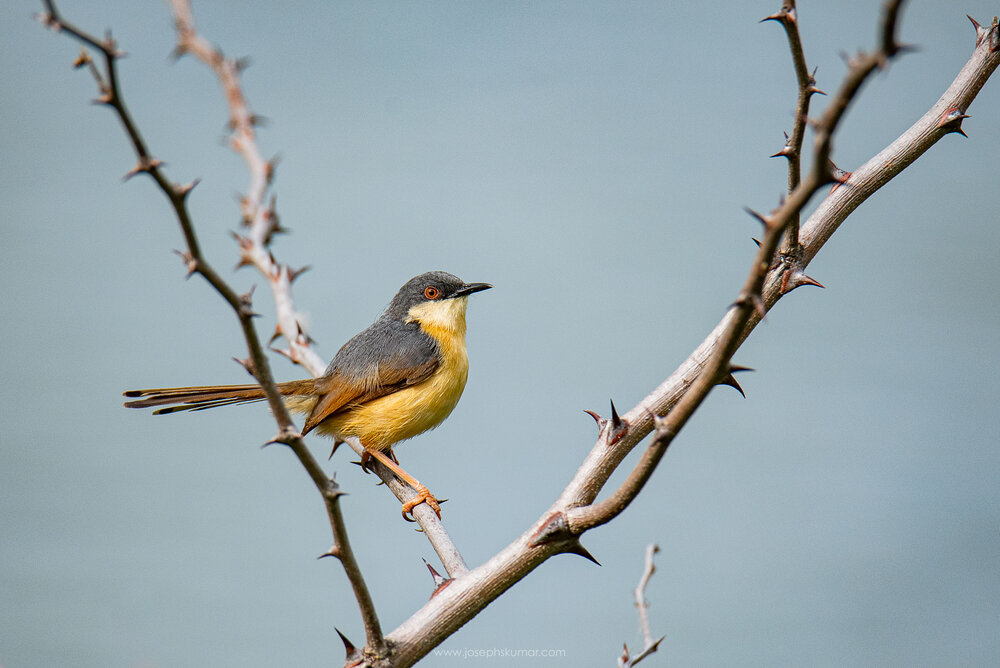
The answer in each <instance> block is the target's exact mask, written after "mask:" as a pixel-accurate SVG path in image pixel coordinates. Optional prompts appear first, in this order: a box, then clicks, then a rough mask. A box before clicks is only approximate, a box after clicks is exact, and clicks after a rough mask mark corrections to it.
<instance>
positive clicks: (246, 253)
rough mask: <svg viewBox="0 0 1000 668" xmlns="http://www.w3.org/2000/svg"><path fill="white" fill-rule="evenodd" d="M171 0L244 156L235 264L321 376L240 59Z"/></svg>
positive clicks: (436, 523)
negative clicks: (275, 249) (280, 258)
mask: <svg viewBox="0 0 1000 668" xmlns="http://www.w3.org/2000/svg"><path fill="white" fill-rule="evenodd" d="M170 5H171V8H172V11H173V15H174V26H175V28H176V30H177V48H176V51H175V53H176V54H177V56H181V55H183V54H186V53H187V54H191V55H193V56H194V57H196V58H197V59H198V60H199V61H201V62H203V63H204V64H206V65H207V66H209V67H210V68H211V69H212V71H213V72H214V73H215V75H216V77H217V78H218V80H219V84H220V86H221V87H222V90H223V92H224V93H225V97H226V103H227V105H228V107H229V127H230V129H231V131H232V137H231V139H230V145H231V147H232V149H233V151H235V152H236V153H238V154H239V155H241V156H242V157H243V159H244V161H245V162H246V164H247V168H248V169H249V171H250V184H249V186H248V187H247V192H246V194H245V195H244V196H243V197H242V198H241V199H240V206H241V209H242V215H243V220H244V222H245V223H246V225H247V227H248V228H249V231H248V233H247V235H246V236H241V235H234V236H236V240H237V243H238V244H239V248H240V262H239V264H240V266H243V265H253V266H254V267H255V268H256V269H257V270H258V271H259V272H260V273H261V274H262V275H263V276H264V277H265V278H266V279H267V281H268V283H269V284H270V286H271V292H272V294H273V296H274V303H275V313H276V319H277V328H276V331H275V338H276V337H277V336H279V335H280V336H283V337H284V339H285V341H287V342H288V347H287V348H285V349H283V350H276V352H278V353H280V354H282V355H284V356H285V357H287V358H288V359H290V360H291V361H292V362H294V363H297V364H300V365H302V366H303V367H305V368H306V370H308V371H309V373H311V374H312V375H313V376H314V377H315V376H321V375H323V373H324V372H325V369H326V363H325V362H323V360H322V359H321V358H320V357H319V356H318V355H317V354H316V352H315V351H314V350H313V348H312V346H311V340H310V338H309V335H308V334H307V333H306V332H305V331H304V329H303V327H302V322H303V318H302V317H301V316H300V315H299V313H298V312H297V311H296V309H295V303H294V300H293V298H292V289H291V286H292V282H293V281H294V280H295V279H296V278H297V277H298V276H299V275H300V274H301V273H302V272H303V270H304V269H299V270H297V271H295V270H292V269H291V268H290V267H289V266H288V265H285V264H279V263H277V262H276V261H275V259H274V256H273V255H272V254H271V252H270V251H269V250H268V248H269V246H270V242H271V239H272V237H273V236H274V234H276V233H277V232H280V231H282V230H283V228H281V227H280V225H279V222H278V216H277V212H276V210H275V203H274V198H273V196H272V197H271V198H270V199H269V198H268V195H269V192H270V188H271V183H272V181H273V178H274V169H275V162H274V161H273V160H272V161H267V160H265V159H264V157H263V156H262V154H261V152H260V149H259V148H258V147H257V139H256V125H257V124H258V117H257V116H256V115H255V114H254V113H252V112H251V111H250V106H249V104H248V103H247V100H246V96H245V95H244V93H243V89H242V85H241V83H240V74H241V72H242V70H243V68H244V67H245V65H244V63H243V62H242V61H240V60H235V59H232V58H227V57H226V55H225V54H224V53H223V52H222V51H221V50H220V49H219V48H218V47H215V46H213V45H212V44H211V43H210V42H209V41H208V40H207V39H205V38H204V37H202V36H201V35H200V34H198V31H197V28H196V27H195V23H194V15H193V13H192V11H191V3H190V2H189V0H170ZM272 340H273V339H272ZM347 444H348V445H349V446H350V447H351V448H352V449H353V450H354V451H355V452H356V453H357V454H359V455H360V454H362V453H364V447H363V446H362V445H361V443H360V442H359V441H358V440H357V439H349V440H348V441H347ZM371 468H372V470H373V471H374V472H375V474H376V475H377V476H378V477H379V478H380V479H381V480H382V481H383V482H384V483H385V484H386V487H387V488H388V489H389V490H390V491H391V492H392V493H393V494H394V495H395V496H396V498H398V499H399V500H400V501H401V502H404V503H405V502H406V501H408V500H409V499H410V497H412V496H414V495H415V494H416V493H415V492H414V491H413V490H412V489H411V488H410V487H409V486H408V485H405V484H402V483H400V481H399V480H398V479H397V478H396V476H395V474H394V473H393V472H392V471H390V470H389V469H387V468H386V467H384V466H382V465H381V464H378V463H376V464H375V465H373V466H372V467H371ZM414 510H415V511H416V512H414V514H413V516H414V519H416V520H417V523H418V524H419V526H420V528H421V530H422V531H423V532H424V535H425V536H426V537H427V539H428V541H430V543H431V546H432V547H433V548H434V551H435V552H436V553H437V555H438V557H439V558H440V559H441V564H442V565H443V566H444V568H445V570H446V571H447V572H448V574H449V575H450V576H451V577H455V576H457V575H461V574H462V573H465V572H467V571H468V570H469V568H468V566H467V565H466V563H465V560H464V559H463V558H462V555H461V552H460V551H459V550H458V547H457V546H456V545H455V543H454V541H452V539H451V537H450V536H449V535H448V532H447V530H446V529H445V528H444V525H443V524H442V523H441V520H440V518H438V516H437V515H436V514H435V513H434V512H433V511H431V509H430V507H428V506H427V505H426V504H421V505H419V506H417V507H416V508H415V509H414Z"/></svg>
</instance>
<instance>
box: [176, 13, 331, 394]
mask: <svg viewBox="0 0 1000 668" xmlns="http://www.w3.org/2000/svg"><path fill="white" fill-rule="evenodd" d="M170 5H171V8H172V10H173V14H174V26H175V28H176V30H177V48H176V49H175V51H174V53H175V55H176V56H177V57H178V58H180V57H181V56H182V55H184V54H187V53H189V54H191V55H193V56H194V57H195V58H197V59H198V60H200V61H201V62H203V63H204V64H206V65H208V66H209V67H210V68H211V69H212V71H213V72H215V75H216V77H217V78H218V80H219V84H220V85H221V86H222V90H223V92H224V93H225V96H226V104H227V105H228V107H229V129H230V131H231V135H230V139H229V145H230V148H232V149H233V151H235V152H236V153H237V154H239V155H240V156H242V158H243V160H244V162H246V165H247V169H248V170H249V172H250V183H249V185H248V186H247V192H246V194H245V195H243V196H242V197H241V198H240V209H241V212H242V220H243V224H244V226H246V227H247V228H248V232H247V235H246V236H245V237H244V236H240V235H235V234H234V236H235V237H236V240H237V242H238V243H239V247H240V263H239V266H245V265H253V266H254V267H256V268H257V270H258V271H259V272H260V273H261V274H262V275H263V276H264V278H266V279H267V280H268V283H269V284H270V286H271V292H272V293H273V295H274V303H275V313H276V320H277V328H276V331H275V338H276V337H278V336H283V337H284V338H285V341H287V342H288V348H287V349H284V350H278V351H277V352H279V353H281V354H283V355H284V356H285V357H287V358H288V359H290V360H291V361H292V362H294V363H296V364H301V365H302V366H304V367H305V368H306V370H307V371H309V373H311V374H312V375H313V376H320V375H322V374H323V371H324V369H325V368H326V363H325V362H323V360H322V359H321V358H320V357H319V355H317V354H316V351H314V350H313V348H312V345H311V342H312V341H311V339H310V338H309V336H308V334H306V332H305V330H304V327H303V325H302V323H303V320H304V319H303V318H302V317H301V316H300V314H299V313H298V312H297V311H296V310H295V302H294V300H293V299H292V281H294V280H295V279H296V278H297V277H298V276H299V275H300V274H301V273H302V272H303V271H304V270H303V269H299V270H297V271H296V270H293V269H292V268H291V267H289V266H288V265H284V264H279V263H278V262H276V261H275V259H274V256H273V255H272V254H271V253H270V251H269V250H268V248H269V247H270V244H271V240H272V238H273V237H274V235H275V234H277V233H279V232H282V231H284V230H283V228H282V227H281V226H280V223H279V220H278V213H277V210H276V208H275V198H274V196H273V195H270V192H271V185H272V183H273V181H274V173H275V168H276V164H277V160H276V159H272V160H265V159H264V156H263V155H262V154H261V152H260V149H259V148H258V146H257V133H256V126H257V125H258V124H259V123H260V122H261V119H260V117H259V116H257V115H256V114H254V113H253V112H251V111H250V106H249V104H248V103H247V100H246V97H245V96H244V94H243V88H242V86H241V84H240V74H241V73H242V71H243V69H244V68H245V67H246V61H245V60H236V59H233V58H227V57H226V55H225V54H224V53H223V52H222V51H221V50H220V49H219V48H218V47H214V46H212V44H210V43H209V42H208V40H206V39H205V38H204V37H202V36H201V35H199V34H198V32H197V30H196V29H195V24H194V15H193V13H192V11H191V3H190V1H189V0H170ZM269 195H270V198H269ZM272 341H273V339H272Z"/></svg>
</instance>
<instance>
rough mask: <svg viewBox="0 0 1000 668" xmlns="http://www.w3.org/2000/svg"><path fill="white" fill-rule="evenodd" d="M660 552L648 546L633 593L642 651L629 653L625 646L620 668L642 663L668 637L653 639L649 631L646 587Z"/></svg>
mask: <svg viewBox="0 0 1000 668" xmlns="http://www.w3.org/2000/svg"><path fill="white" fill-rule="evenodd" d="M659 551H660V548H659V546H657V545H654V544H650V545H647V546H646V562H645V565H644V566H643V569H642V575H641V576H639V584H638V585H636V587H635V589H634V590H633V591H632V596H633V598H634V599H635V607H636V609H637V610H638V611H639V629H640V631H642V649H641V650H640V651H639V653H638V654H634V655H633V654H632V653H631V652H629V649H628V644H625V645H624V650H623V651H622V655H621V656H620V657H619V658H618V668H631V667H632V666H634V665H637V664H638V663H639V662H640V661H642V660H643V659H645V658H646V657H647V656H649V655H650V654H652V653H653V652H655V651H656V650H658V649H659V648H660V643H661V642H663V639H664V638H665V637H666V636H660V637H659V638H657V639H654V638H653V633H652V632H651V631H650V629H649V601H647V600H646V587H647V586H649V579H650V578H651V577H653V573H655V572H656V564H655V563H654V561H653V558H654V557H655V556H656V553H657V552H659Z"/></svg>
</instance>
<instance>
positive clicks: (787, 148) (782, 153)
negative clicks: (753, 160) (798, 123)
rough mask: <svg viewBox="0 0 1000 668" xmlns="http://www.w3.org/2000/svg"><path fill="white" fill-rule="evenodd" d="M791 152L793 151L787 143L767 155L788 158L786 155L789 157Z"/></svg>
mask: <svg viewBox="0 0 1000 668" xmlns="http://www.w3.org/2000/svg"><path fill="white" fill-rule="evenodd" d="M793 153H794V151H792V147H791V146H789V145H788V144H785V146H784V148H782V149H781V150H780V151H778V152H777V153H772V154H771V155H769V156H767V157H769V158H788V157H791V155H792V154H793Z"/></svg>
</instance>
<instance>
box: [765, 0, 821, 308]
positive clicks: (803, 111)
mask: <svg viewBox="0 0 1000 668" xmlns="http://www.w3.org/2000/svg"><path fill="white" fill-rule="evenodd" d="M764 21H777V22H779V23H780V24H781V26H782V27H783V28H784V29H785V34H786V35H787V36H788V48H789V51H791V55H792V65H793V66H794V67H795V79H796V81H797V83H798V100H797V101H796V104H795V120H794V122H793V124H792V134H791V136H789V135H788V134H787V133H785V145H784V146H783V147H782V149H781V150H780V151H778V152H777V153H775V154H774V155H772V156H771V157H772V158H778V157H783V158H786V159H787V160H788V192H789V193H791V192H794V191H795V189H796V188H798V187H799V183H800V182H801V181H802V145H803V142H804V140H805V136H806V126H807V125H808V123H809V102H810V101H811V100H812V96H813V95H815V94H817V93H818V94H820V95H826V93H824V92H823V91H821V90H820V89H819V88H817V87H816V75H815V73H812V74H810V72H809V67H808V65H806V54H805V49H804V48H803V47H802V37H801V35H800V34H799V16H798V10H797V9H796V7H795V0H785V2H784V3H783V4H782V6H781V9H780V10H779V11H777V12H775V13H774V14H771V15H770V16H765V17H764V18H763V19H761V22H764ZM801 255H802V246H801V245H800V244H799V214H798V212H796V213H795V214H794V215H793V216H792V219H791V220H790V221H789V222H788V227H787V229H786V231H785V238H784V241H783V242H782V244H781V251H780V261H781V263H782V265H783V270H782V281H783V282H782V288H781V289H782V292H790V291H791V290H794V289H795V288H796V287H798V286H799V285H816V286H819V287H823V286H822V285H820V284H819V283H817V282H816V281H814V280H813V279H811V278H809V277H808V276H806V275H805V274H804V273H803V272H802V267H801Z"/></svg>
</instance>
